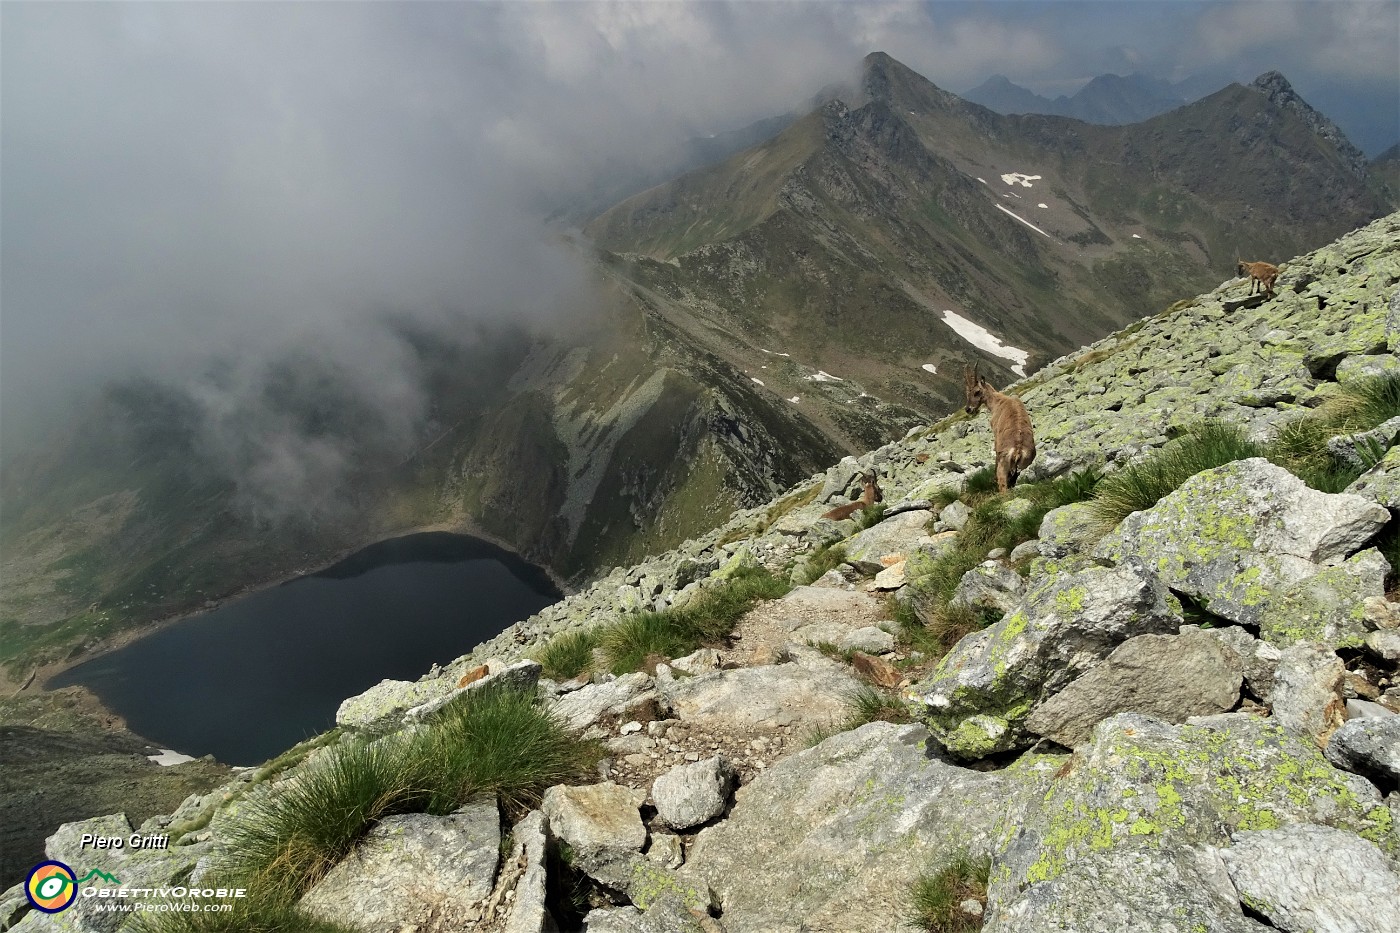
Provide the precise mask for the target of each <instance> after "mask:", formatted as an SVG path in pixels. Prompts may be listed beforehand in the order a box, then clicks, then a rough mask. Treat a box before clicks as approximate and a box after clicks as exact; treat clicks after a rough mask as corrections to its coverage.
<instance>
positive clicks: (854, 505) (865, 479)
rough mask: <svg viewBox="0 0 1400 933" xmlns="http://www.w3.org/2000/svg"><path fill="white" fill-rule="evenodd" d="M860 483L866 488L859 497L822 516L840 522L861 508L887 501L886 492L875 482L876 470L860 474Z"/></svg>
mask: <svg viewBox="0 0 1400 933" xmlns="http://www.w3.org/2000/svg"><path fill="white" fill-rule="evenodd" d="M860 484H861V486H863V487H864V489H862V490H861V494H860V498H859V499H857V500H856V501H854V502H851V503H848V504H847V505H838V506H837V507H836V508H834V509H832V510H831V511H830V512H827V513H826V514H825V515H823V516H822V518H829V519H832V520H833V521H838V522H840V521H845V520H846V519H848V518H850V517H851V516H852V515H854V514H856V513H857V512H859V511H860V510H861V509H868V508H870V507H871V506H872V505H874V504H875V503H877V502H883V501H885V494H884V493H883V492H881V491H880V484H879V483H877V482H875V471H874V470H871V471H870V472H869V473H862V474H861V475H860Z"/></svg>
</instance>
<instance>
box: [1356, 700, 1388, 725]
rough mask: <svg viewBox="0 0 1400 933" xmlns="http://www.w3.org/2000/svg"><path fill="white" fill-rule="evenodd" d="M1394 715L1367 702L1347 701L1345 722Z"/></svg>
mask: <svg viewBox="0 0 1400 933" xmlns="http://www.w3.org/2000/svg"><path fill="white" fill-rule="evenodd" d="M1394 715H1395V713H1393V712H1391V711H1390V710H1388V709H1386V708H1385V707H1384V706H1381V705H1380V704H1379V703H1372V702H1370V701H1369V700H1347V721H1348V722H1350V721H1351V720H1353V719H1365V718H1366V717H1367V716H1381V717H1385V716H1394Z"/></svg>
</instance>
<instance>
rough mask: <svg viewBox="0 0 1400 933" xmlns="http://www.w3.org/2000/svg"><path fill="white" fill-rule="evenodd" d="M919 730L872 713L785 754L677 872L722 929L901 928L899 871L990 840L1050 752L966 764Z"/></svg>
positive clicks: (1039, 789) (903, 875)
mask: <svg viewBox="0 0 1400 933" xmlns="http://www.w3.org/2000/svg"><path fill="white" fill-rule="evenodd" d="M928 738H929V734H928V730H926V729H925V728H924V727H922V726H897V725H891V724H888V723H872V724H870V725H868V726H863V727H861V728H859V729H857V730H855V731H854V732H846V733H842V734H841V735H838V736H834V737H832V738H830V739H827V740H826V741H825V742H823V743H822V744H820V745H818V746H817V747H815V748H812V749H808V750H807V751H803V752H799V753H798V754H796V755H793V756H792V757H790V758H787V759H785V760H783V761H782V762H780V763H779V764H777V765H775V766H773V767H772V768H770V769H769V770H768V771H766V772H765V773H764V774H763V775H761V776H760V777H758V778H756V779H755V780H754V781H753V782H752V783H750V784H749V785H748V786H746V787H743V788H741V789H740V790H739V792H738V794H737V795H736V799H735V804H734V809H733V811H732V812H731V814H730V816H729V818H728V819H726V820H725V821H724V822H723V823H720V824H719V825H717V826H714V827H711V828H709V829H706V830H704V831H702V832H701V833H700V835H698V836H697V837H696V838H695V841H694V843H693V844H692V846H691V851H690V855H689V858H688V860H687V862H686V865H685V867H684V868H682V869H681V875H682V877H683V878H685V879H687V880H689V881H691V882H692V883H695V884H697V885H698V884H704V885H708V886H709V887H711V888H712V889H713V890H714V891H715V893H716V894H717V895H718V897H719V900H720V902H721V904H722V906H723V922H724V924H725V927H726V929H729V930H769V931H774V933H778V931H789V933H796V931H798V930H801V929H825V930H862V929H869V930H892V929H898V928H900V924H901V922H902V920H903V917H904V914H905V910H906V908H905V898H906V897H907V893H906V885H907V883H908V880H909V879H910V878H912V877H913V876H914V875H916V874H918V873H919V872H920V871H922V870H923V867H924V866H925V865H928V864H932V863H936V862H937V861H938V860H939V859H940V858H944V857H947V856H949V855H950V854H951V853H953V852H956V851H970V852H972V853H974V854H978V853H986V852H989V851H990V850H991V847H992V844H993V841H994V839H995V838H996V837H997V835H998V834H999V833H1000V832H1001V831H1003V829H1004V828H1005V827H1006V826H1007V825H1009V824H1011V823H1014V822H1015V821H1016V819H1017V814H1018V812H1019V810H1020V808H1021V807H1023V806H1025V805H1026V804H1027V803H1028V802H1029V801H1030V800H1032V799H1033V798H1035V797H1038V796H1039V795H1041V794H1043V793H1044V788H1045V786H1046V784H1047V782H1048V781H1049V779H1050V774H1051V773H1052V772H1053V771H1054V769H1055V767H1056V766H1057V764H1058V762H1057V761H1056V760H1054V759H1035V760H1030V761H1026V762H1024V763H1022V765H1020V766H1018V767H1017V768H1014V769H1008V770H1004V771H998V772H989V773H982V772H977V771H969V770H966V769H963V768H959V767H956V766H954V765H951V764H949V763H947V762H945V761H942V760H940V759H939V758H938V757H936V756H932V755H931V753H930V751H929V749H928ZM755 866H762V868H761V869H760V870H761V871H762V873H763V876H764V877H763V879H762V883H754V879H753V877H752V874H751V873H752V871H753V869H754V867H755Z"/></svg>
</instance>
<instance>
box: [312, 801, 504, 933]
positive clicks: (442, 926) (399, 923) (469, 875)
mask: <svg viewBox="0 0 1400 933" xmlns="http://www.w3.org/2000/svg"><path fill="white" fill-rule="evenodd" d="M500 847H501V826H500V818H499V817H498V816H497V814H496V801H495V800H490V801H487V802H485V803H482V804H475V805H471V806H467V807H463V808H462V809H460V810H458V811H457V812H456V813H453V814H451V815H449V816H428V815H427V814H425V813H409V814H404V815H402V816H391V817H388V818H386V819H384V820H382V821H381V822H380V823H379V824H377V825H376V826H374V827H373V828H372V829H371V830H370V831H369V832H368V833H367V834H366V835H365V838H364V839H362V840H361V841H360V843H359V844H358V845H356V846H355V849H354V851H353V852H351V853H350V855H348V856H347V857H346V858H345V859H344V860H342V861H341V862H340V864H338V865H336V866H335V868H333V869H331V871H330V873H329V874H327V875H326V877H325V878H323V879H322V880H321V881H320V882H319V883H318V884H317V885H316V887H314V888H312V889H311V890H310V891H309V892H308V893H307V894H306V896H305V897H303V898H302V900H301V904H302V906H303V907H304V908H305V909H306V910H308V911H309V912H310V913H311V914H313V915H314V916H317V917H322V918H324V919H326V920H331V921H334V922H337V923H344V924H347V925H350V926H355V927H358V928H360V929H365V930H398V929H401V928H402V927H403V926H405V925H408V924H413V925H416V926H417V928H418V929H420V930H422V931H425V933H427V931H440V933H448V931H450V930H459V929H461V928H462V927H464V926H465V925H467V924H470V923H474V922H475V921H476V920H478V919H480V917H481V916H482V913H483V905H482V902H483V901H485V900H486V898H487V896H488V895H490V893H491V887H492V882H493V880H494V879H495V876H496V862H497V860H498V859H499V858H500Z"/></svg>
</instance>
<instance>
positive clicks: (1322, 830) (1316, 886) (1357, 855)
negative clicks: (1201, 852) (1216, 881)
mask: <svg viewBox="0 0 1400 933" xmlns="http://www.w3.org/2000/svg"><path fill="white" fill-rule="evenodd" d="M1220 857H1221V858H1222V859H1224V861H1225V870H1226V871H1228V872H1229V873H1230V881H1231V882H1233V883H1234V885H1235V888H1236V890H1238V891H1239V892H1240V900H1241V901H1242V902H1243V903H1245V904H1246V905H1248V906H1249V908H1250V909H1251V910H1253V911H1254V912H1255V913H1257V914H1260V915H1262V916H1264V917H1267V918H1268V920H1269V923H1271V924H1272V925H1273V927H1274V928H1275V929H1278V930H1287V931H1289V933H1372V931H1376V930H1400V875H1397V874H1396V873H1395V870H1394V869H1393V868H1392V867H1391V866H1390V865H1389V864H1387V863H1386V860H1385V858H1384V856H1382V855H1381V851H1380V849H1378V848H1377V847H1376V844H1375V843H1373V842H1368V841H1367V840H1365V839H1362V838H1360V837H1359V836H1356V835H1354V834H1352V833H1349V832H1344V831H1342V830H1340V829H1333V828H1332V827H1330V826H1312V825H1299V826H1287V827H1284V828H1283V829H1261V830H1256V831H1244V832H1238V833H1235V834H1234V835H1233V836H1232V837H1231V845H1230V847H1229V848H1227V849H1221V850H1220Z"/></svg>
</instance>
